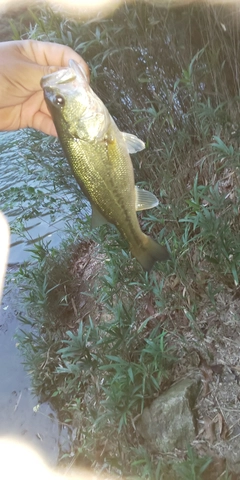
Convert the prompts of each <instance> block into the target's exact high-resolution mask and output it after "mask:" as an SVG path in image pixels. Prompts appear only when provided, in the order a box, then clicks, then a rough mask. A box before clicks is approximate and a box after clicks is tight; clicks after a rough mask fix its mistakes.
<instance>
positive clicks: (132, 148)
mask: <svg viewBox="0 0 240 480" xmlns="http://www.w3.org/2000/svg"><path fill="white" fill-rule="evenodd" d="M122 136H123V139H124V141H125V143H126V145H127V149H128V152H129V153H136V152H141V150H144V148H145V143H144V142H143V141H142V140H140V139H139V138H138V137H136V135H132V134H131V133H125V132H122Z"/></svg>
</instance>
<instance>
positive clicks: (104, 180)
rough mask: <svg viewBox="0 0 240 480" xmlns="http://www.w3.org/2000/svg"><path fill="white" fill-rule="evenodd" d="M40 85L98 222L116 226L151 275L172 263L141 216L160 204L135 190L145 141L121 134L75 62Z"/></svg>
mask: <svg viewBox="0 0 240 480" xmlns="http://www.w3.org/2000/svg"><path fill="white" fill-rule="evenodd" d="M41 86H42V88H43V90H44V97H45V100H46V103H47V106H48V109H49V111H50V113H51V115H52V118H53V121H54V124H55V127H56V130H57V133H58V136H59V140H60V143H61V145H62V148H63V150H64V153H65V155H66V157H67V159H68V162H69V164H70V166H71V169H72V172H73V174H74V176H75V178H76V180H77V182H78V183H79V185H80V187H81V188H82V190H83V192H84V194H85V195H86V197H87V198H88V199H89V201H90V202H91V205H92V210H93V220H92V222H93V224H97V225H99V224H101V223H106V221H107V222H109V223H112V224H114V225H115V226H116V227H117V228H118V230H119V231H120V233H121V234H122V235H123V237H124V238H125V239H126V240H127V241H128V243H129V247H130V250H131V252H132V255H133V256H135V257H136V258H137V260H138V261H139V262H140V263H141V265H142V266H143V268H144V269H145V270H147V271H149V270H150V269H151V268H152V266H153V265H154V263H155V262H156V261H157V260H160V261H162V260H167V259H168V258H169V255H168V252H167V249H166V248H165V247H163V246H161V245H159V244H158V243H157V242H155V241H154V240H153V239H151V238H150V237H149V236H147V235H145V234H144V233H143V232H142V231H141V228H140V225H139V222H138V218H137V214H136V209H138V203H139V204H140V205H141V209H144V208H146V209H147V208H152V207H153V206H156V205H157V203H158V201H157V199H156V197H155V196H154V195H153V194H151V193H150V192H146V191H141V190H140V189H136V188H135V182H134V171H133V166H132V162H131V158H130V155H129V151H131V152H135V151H139V150H142V148H143V145H144V144H143V142H142V141H141V140H139V139H137V137H135V136H134V135H131V134H125V133H122V132H120V130H119V129H118V127H117V125H116V124H115V122H114V120H113V119H112V117H111V116H110V114H109V112H108V110H107V109H106V107H105V105H104V104H103V103H102V101H101V100H100V98H99V97H97V95H96V94H95V93H94V92H93V90H92V89H91V87H90V86H89V84H88V82H87V79H86V77H85V74H84V72H83V71H82V70H81V67H80V66H78V65H77V64H76V63H75V62H74V61H73V60H71V61H70V64H69V68H68V69H63V70H59V71H58V72H55V73H53V74H50V75H47V76H46V77H43V79H42V81H41Z"/></svg>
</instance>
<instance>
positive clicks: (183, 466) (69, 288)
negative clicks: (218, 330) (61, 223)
mask: <svg viewBox="0 0 240 480" xmlns="http://www.w3.org/2000/svg"><path fill="white" fill-rule="evenodd" d="M234 8H235V7H231V8H226V7H223V6H218V7H210V6H201V7H200V6H187V7H182V8H181V9H177V10H174V9H173V10H168V9H157V8H156V7H153V6H150V5H148V6H147V5H144V4H138V5H134V6H133V5H132V6H130V5H124V6H123V7H122V8H121V9H119V10H118V11H116V13H115V14H114V16H113V17H112V18H107V19H101V20H100V21H99V20H96V21H89V22H85V23H84V24H80V25H79V24H78V23H77V22H76V21H69V20H64V19H62V18H61V17H60V16H58V15H56V14H53V13H52V12H51V11H50V10H46V11H41V13H40V14H36V12H35V11H31V12H30V18H31V21H30V24H29V25H28V27H27V28H26V21H24V22H23V21H22V20H21V21H20V27H19V30H16V29H14V37H15V38H20V37H21V38H26V37H31V38H36V39H40V40H48V41H54V42H58V43H63V44H68V45H70V46H71V47H72V48H74V49H75V50H76V51H78V52H79V53H80V54H81V55H82V56H83V57H84V59H85V60H86V61H87V62H88V63H89V65H90V68H91V81H92V85H93V87H94V89H95V91H96V92H97V94H98V95H99V96H100V97H101V98H102V100H103V101H104V103H105V104H106V105H107V107H108V108H109V111H110V112H111V114H112V115H113V117H114V118H115V120H116V122H117V124H118V126H119V128H120V129H121V130H123V131H125V130H126V131H131V133H134V134H136V135H137V136H139V138H141V139H143V140H144V141H145V142H146V150H145V151H144V152H142V153H141V154H139V155H137V156H136V157H135V156H133V164H134V168H135V174H136V180H137V182H138V184H139V185H141V186H143V187H144V188H147V189H151V190H152V191H153V192H154V193H155V194H156V195H157V196H158V197H159V199H160V205H159V207H158V208H157V209H154V210H151V211H147V212H144V213H142V214H141V215H140V217H139V220H140V223H141V227H142V229H143V231H145V232H148V233H150V234H151V235H152V236H153V237H155V238H156V239H158V240H159V241H163V242H165V243H166V245H167V246H168V248H169V250H170V251H171V261H169V262H168V263H166V264H158V265H156V268H155V269H154V272H152V273H151V274H150V275H148V274H145V273H144V272H143V271H142V270H141V267H140V266H139V265H138V264H137V262H136V261H135V260H134V259H131V258H130V254H129V252H128V248H127V245H126V243H125V242H124V241H123V240H122V239H121V238H119V235H118V233H117V232H116V231H115V230H113V229H111V228H109V227H102V228H101V229H100V230H98V231H94V232H92V233H90V231H89V223H88V221H79V217H78V211H77V208H76V207H75V206H74V203H75V201H76V199H77V195H78V190H76V187H75V184H74V181H73V180H72V179H71V177H70V176H69V173H67V175H66V174H64V173H63V172H64V171H63V170H62V167H61V163H60V168H59V166H58V164H57V163H56V162H57V161H58V156H59V150H58V149H57V150H56V152H57V154H56V161H55V163H53V164H50V163H49V165H48V168H51V169H52V170H51V171H52V172H53V175H54V178H55V183H56V185H58V186H61V188H63V184H64V185H65V187H64V188H66V191H68V189H69V190H70V189H71V192H72V194H73V195H75V197H74V201H73V203H72V205H73V206H72V207H71V208H70V211H71V223H70V224H69V225H68V228H67V230H68V237H67V239H66V240H65V242H64V244H63V246H62V248H61V249H60V250H54V249H51V248H48V245H46V244H44V243H40V244H37V245H35V246H34V247H33V250H32V253H33V256H34V259H35V260H37V264H34V266H33V267H29V266H28V265H27V266H23V267H22V268H21V269H20V271H19V273H18V277H19V279H20V280H21V284H22V286H23V287H24V288H25V290H26V295H27V296H26V299H27V304H28V306H29V314H28V315H26V316H25V317H24V318H22V324H23V334H22V336H21V338H20V340H19V341H20V346H21V349H22V350H23V352H24V358H25V363H26V367H27V368H28V370H29V371H31V374H32V378H33V385H34V388H35V391H36V392H37V393H38V394H41V395H42V398H48V399H51V400H52V402H53V403H54V404H55V405H56V406H57V408H58V410H59V415H60V418H61V419H62V421H64V422H65V423H66V422H67V423H70V424H71V425H74V427H76V431H77V434H76V438H75V441H74V442H73V444H72V452H71V453H70V454H69V458H71V455H73V457H74V459H75V460H76V462H77V458H78V459H80V460H81V462H82V463H84V462H86V464H87V465H91V466H92V467H94V468H96V469H98V470H101V471H108V472H112V473H117V474H118V475H124V476H126V477H127V478H128V477H133V476H141V477H143V478H149V479H165V478H168V479H170V478H173V479H175V478H176V479H178V478H179V479H181V478H188V479H189V480H193V479H194V480H196V479H199V480H200V479H204V478H208V477H207V476H204V475H208V472H209V470H208V468H210V467H211V463H212V462H213V463H214V461H213V460H211V459H209V456H208V455H205V456H204V455H202V456H200V457H199V456H198V455H197V453H196V452H195V451H194V449H192V448H189V450H188V451H187V452H182V455H181V456H180V458H179V459H178V462H177V458H174V460H170V461H169V460H166V458H160V457H159V456H158V455H153V454H151V453H150V452H149V451H148V450H147V449H146V448H145V447H144V446H143V445H142V442H141V439H139V438H138V436H137V435H136V433H135V422H136V418H138V416H139V415H140V414H141V412H142V411H143V408H144V407H145V406H146V405H148V404H149V403H150V402H151V401H152V400H153V399H154V398H155V397H156V396H158V395H159V394H160V393H161V391H163V389H166V388H167V387H168V386H169V385H170V384H171V383H172V381H173V379H174V378H175V377H174V375H175V373H174V370H175V369H176V365H177V363H178V362H180V360H182V358H188V352H189V351H190V350H191V349H192V348H194V349H197V348H199V350H201V348H203V350H204V352H202V350H201V355H203V354H204V355H205V356H206V357H207V358H208V359H210V360H211V352H210V351H209V350H208V348H207V347H206V346H202V345H203V339H204V336H205V330H204V328H205V327H203V326H202V323H201V322H200V321H199V319H200V317H201V312H202V310H203V309H205V310H206V311H207V312H212V311H217V309H218V306H217V303H216V296H217V294H218V293H219V292H221V291H225V290H226V289H230V290H231V292H232V293H233V295H234V294H235V293H236V292H237V288H238V286H239V274H240V272H239V258H240V247H239V245H240V238H239V206H240V195H239V193H240V190H239V128H238V118H239V78H240V77H239V75H238V69H239V64H238V63H239V62H238V58H239V46H240V43H239V30H238V28H237V19H236V18H237V17H236V15H235V10H234ZM166 59H167V61H166ZM129 65H134V68H129ZM55 148H56V147H55ZM63 162H64V160H63ZM46 163H47V164H48V161H46ZM64 169H65V163H64ZM67 172H68V171H67ZM62 192H63V193H64V190H63V191H62ZM75 192H76V193H75ZM12 194H14V192H10V197H11V195H12ZM23 195H25V196H26V195H30V200H31V202H32V199H33V198H34V201H39V199H40V197H41V196H40V195H39V194H38V193H37V195H36V192H35V191H34V192H33V191H32V190H31V188H30V190H29V188H24V194H23ZM10 197H9V198H10ZM29 208H30V210H31V207H30V203H29ZM53 210H54V208H53ZM79 235H80V236H81V238H82V244H80V246H79V237H78V236H79ZM89 239H91V242H97V243H98V245H99V246H98V247H96V246H94V247H93V251H94V255H95V256H96V258H97V260H96V262H97V263H96V265H95V266H93V267H92V272H91V273H92V275H95V276H96V275H97V280H96V277H95V279H94V281H92V282H91V281H89V278H88V277H86V280H85V282H84V280H82V278H84V275H85V272H86V269H87V262H88V261H90V260H91V255H90V257H89V255H88V248H87V247H86V243H84V242H87V241H89ZM84 245H85V247H86V249H85V250H84ZM91 245H94V243H93V244H92V243H91ZM79 258H80V259H82V260H81V261H82V263H80V266H79ZM89 258H90V260H89ZM84 262H85V263H84ZM85 264H86V265H85ZM76 265H77V267H76ZM79 269H80V271H79ZM88 282H90V283H89V284H90V287H91V288H88V287H89V285H88ZM84 302H85V303H84ZM82 304H84V305H85V306H86V305H87V308H85V307H84V308H82V307H81V305H82ZM92 305H94V310H93V311H92V318H91V315H89V313H86V312H87V311H88V308H89V309H90V310H91V308H92ZM90 307H91V308H90ZM29 326H30V327H31V328H30V329H29ZM191 339H194V341H192V340H191ZM196 343H197V344H199V347H197V346H196ZM193 345H194V347H193ZM200 345H201V347H200ZM190 368H191V364H190V365H189V369H190ZM187 371H188V370H187ZM64 460H65V461H66V458H65V459H64ZM179 460H182V461H179ZM209 465H210V467H209ZM213 475H214V474H213ZM224 475H225V477H224ZM212 478H216V477H214V476H213V477H212ZM220 478H229V479H230V478H231V477H228V474H227V473H224V472H223V474H222V476H221V477H220Z"/></svg>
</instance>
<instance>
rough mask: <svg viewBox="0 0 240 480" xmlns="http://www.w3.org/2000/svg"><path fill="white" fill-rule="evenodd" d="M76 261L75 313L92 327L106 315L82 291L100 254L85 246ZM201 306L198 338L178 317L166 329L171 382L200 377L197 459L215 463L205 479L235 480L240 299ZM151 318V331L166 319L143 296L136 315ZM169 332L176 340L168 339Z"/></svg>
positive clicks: (238, 470) (239, 473) (239, 471)
mask: <svg viewBox="0 0 240 480" xmlns="http://www.w3.org/2000/svg"><path fill="white" fill-rule="evenodd" d="M78 258H80V259H78V260H75V261H74V265H73V274H74V275H75V276H76V278H77V280H78V282H79V291H80V292H82V293H80V294H79V296H78V298H76V299H75V302H76V308H79V307H80V308H81V309H83V312H84V315H85V316H86V318H87V317H88V315H91V318H92V319H93V320H94V321H96V322H99V321H100V319H101V318H102V319H103V318H104V319H105V320H106V318H108V317H107V315H109V314H108V313H107V312H105V311H104V307H103V306H102V305H99V304H97V303H95V302H93V300H92V298H90V297H87V296H86V295H84V292H89V291H92V289H93V288H96V283H97V277H98V275H99V272H100V271H101V270H102V265H103V255H100V254H99V251H98V248H97V247H96V246H95V245H94V244H92V243H89V244H85V246H84V250H83V251H82V252H81V257H78ZM176 283H177V282H176ZM200 305H201V308H200V309H199V311H200V314H199V315H198V317H197V319H196V324H197V329H196V333H194V330H193V328H192V327H190V325H189V322H186V318H185V319H184V320H183V318H181V316H179V318H173V321H172V325H171V326H170V328H169V339H170V343H171V344H172V345H173V346H175V347H176V349H177V350H178V353H179V359H180V360H179V362H178V364H177V366H176V367H175V368H174V372H173V377H172V383H173V382H175V381H177V380H179V379H180V378H183V377H187V376H188V375H191V376H192V375H193V372H195V373H196V375H199V374H200V375H201V378H202V388H201V392H200V395H199V398H198V402H197V418H198V432H197V435H196V438H195V440H194V442H193V443H192V446H193V447H194V448H195V449H196V451H197V452H198V454H199V455H200V456H202V455H209V456H211V457H212V458H213V462H212V464H211V472H212V476H211V473H210V470H208V472H209V473H208V475H210V477H209V476H208V480H210V478H214V479H218V478H221V475H222V474H223V472H224V471H225V470H226V468H227V471H228V472H232V480H235V479H237V478H240V384H239V382H240V328H239V322H240V295H238V294H236V293H235V294H233V292H232V290H231V289H227V287H226V291H225V292H224V293H219V294H217V295H215V306H214V308H210V306H209V300H207V298H206V299H204V298H203V299H202V300H201V302H200ZM149 313H150V314H151V315H152V318H153V320H152V327H153V328H154V326H155V325H156V322H159V321H161V322H162V321H164V319H165V318H166V315H165V312H158V311H157V310H156V308H155V307H154V301H153V300H152V299H150V298H147V297H145V298H144V299H141V305H140V307H139V315H140V316H141V315H142V320H144V319H145V318H147V316H149ZM139 315H138V316H139ZM82 318H83V317H82ZM176 322H178V324H176ZM165 327H166V325H165ZM171 330H172V331H173V332H174V335H171ZM177 332H178V333H180V334H181V338H182V337H184V341H182V340H181V339H180V337H179V336H178V335H177V334H176V333H177ZM197 332H198V333H197ZM199 332H200V333H201V335H200V338H199ZM175 453H176V457H178V458H181V457H182V454H181V452H175ZM182 453H183V452H182Z"/></svg>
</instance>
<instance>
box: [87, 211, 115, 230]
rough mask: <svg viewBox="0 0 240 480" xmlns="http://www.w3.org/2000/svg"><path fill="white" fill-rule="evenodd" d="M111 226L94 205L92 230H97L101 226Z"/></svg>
mask: <svg viewBox="0 0 240 480" xmlns="http://www.w3.org/2000/svg"><path fill="white" fill-rule="evenodd" d="M106 223H107V224H108V225H111V224H110V222H108V220H106V218H105V217H104V216H103V215H102V214H101V213H100V212H99V211H98V210H97V209H96V207H95V206H94V205H92V225H91V227H92V228H97V227H100V226H101V225H104V224H106Z"/></svg>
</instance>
